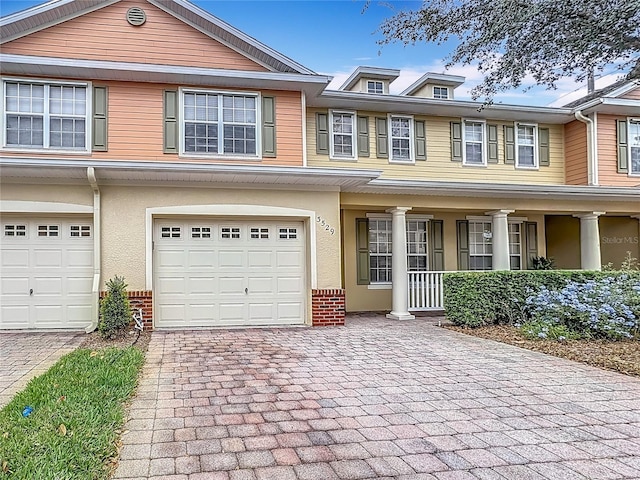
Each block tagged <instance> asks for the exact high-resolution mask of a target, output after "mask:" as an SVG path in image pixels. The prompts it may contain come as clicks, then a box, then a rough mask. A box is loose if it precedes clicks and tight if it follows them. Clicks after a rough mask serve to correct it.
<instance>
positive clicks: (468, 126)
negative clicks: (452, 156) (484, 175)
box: [462, 120, 487, 165]
mask: <svg viewBox="0 0 640 480" xmlns="http://www.w3.org/2000/svg"><path fill="white" fill-rule="evenodd" d="M463 125H464V128H463V129H462V141H463V144H464V148H463V149H462V155H463V157H462V163H463V165H486V164H487V149H486V142H485V130H486V128H485V123H484V122H480V121H474V120H465V121H464V124H463Z"/></svg>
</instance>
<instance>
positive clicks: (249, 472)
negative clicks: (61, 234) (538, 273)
mask: <svg viewBox="0 0 640 480" xmlns="http://www.w3.org/2000/svg"><path fill="white" fill-rule="evenodd" d="M126 428H127V430H128V431H127V432H126V433H125V434H124V436H123V440H124V446H123V448H122V451H121V460H120V465H119V468H118V470H117V472H116V478H118V479H123V478H149V477H151V478H158V479H189V480H196V479H256V478H257V479H271V480H288V479H312V480H330V479H360V478H401V479H443V480H444V479H460V480H462V479H504V478H507V479H518V480H526V479H544V478H546V479H553V480H558V479H581V478H588V479H596V478H604V479H615V478H636V479H637V478H640V380H638V379H637V378H633V377H627V376H623V375H619V374H616V373H612V372H608V371H604V370H599V369H596V368H592V367H588V366H585V365H581V364H578V363H574V362H570V361H567V360H562V359H558V358H554V357H551V356H546V355H543V354H540V353H535V352H529V351H526V350H521V349H518V348H516V347H512V346H509V345H504V344H499V343H495V342H492V341H488V340H483V339H479V338H475V337H471V336H466V335H462V334H458V333H455V332H451V331H448V330H445V329H442V328H438V327H435V326H432V325H429V324H428V323H427V322H425V321H421V320H416V321H409V322H403V323H400V322H391V321H387V320H385V319H382V318H350V319H349V320H348V325H347V326H346V327H344V328H314V329H264V330H260V329H251V330H209V331H179V332H161V331H159V332H155V333H154V334H153V337H152V340H151V344H150V345H149V353H148V362H147V365H146V366H145V370H144V378H143V380H142V384H141V386H140V389H139V395H138V397H137V399H136V400H135V401H134V403H133V405H132V409H131V420H129V421H128V423H127V427H126Z"/></svg>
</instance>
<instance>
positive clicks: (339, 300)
mask: <svg viewBox="0 0 640 480" xmlns="http://www.w3.org/2000/svg"><path fill="white" fill-rule="evenodd" d="M344 315H345V295H344V289H341V288H335V289H318V290H312V291H311V324H312V325H313V326H314V327H330V326H331V327H334V326H341V325H344Z"/></svg>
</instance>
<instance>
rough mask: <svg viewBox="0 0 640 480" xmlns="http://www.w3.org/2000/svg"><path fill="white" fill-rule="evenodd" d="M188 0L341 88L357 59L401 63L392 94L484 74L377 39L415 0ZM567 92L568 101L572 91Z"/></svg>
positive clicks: (15, 3) (420, 48) (4, 6)
mask: <svg viewBox="0 0 640 480" xmlns="http://www.w3.org/2000/svg"><path fill="white" fill-rule="evenodd" d="M192 2H193V3H195V4H197V5H198V6H200V7H202V8H203V9H205V10H207V11H209V12H210V13H212V14H213V15H215V16H217V17H219V18H221V19H222V20H224V21H226V22H227V23H229V24H231V25H233V26H234V27H236V28H238V29H239V30H242V31H243V32H245V33H247V34H248V35H251V36H252V37H254V38H256V39H258V40H259V41H261V42H262V43H265V44H267V45H269V46H270V47H271V48H274V49H275V50H277V51H279V52H281V53H283V54H285V55H287V56H289V57H290V58H292V59H293V60H295V61H297V62H299V63H301V64H303V65H305V66H306V67H308V68H310V69H312V70H314V71H316V72H318V73H323V74H327V75H331V76H333V77H334V81H333V82H332V83H331V85H330V87H331V88H338V87H339V86H340V85H341V84H342V82H343V81H344V80H345V79H346V78H347V77H348V75H349V74H350V73H351V72H352V71H353V70H354V69H355V68H356V67H357V66H358V65H367V66H376V67H386V68H398V69H400V70H401V75H400V78H398V79H397V80H396V81H395V82H394V83H393V84H392V86H391V93H399V92H400V91H402V90H403V89H404V88H406V87H407V86H408V85H410V84H411V83H413V82H414V81H415V80H416V79H417V78H419V77H420V76H421V75H422V74H423V73H425V72H436V73H451V74H454V75H462V76H464V77H466V78H467V82H465V84H464V85H462V86H461V87H459V88H458V89H457V90H456V92H455V94H456V98H458V99H469V98H470V96H469V94H468V90H469V89H470V88H472V87H473V86H474V85H476V84H477V83H478V82H479V81H480V80H481V74H480V73H479V72H478V71H477V69H476V68H475V67H473V66H462V65H458V66H454V67H452V68H451V69H450V70H447V71H445V69H444V66H443V63H444V62H443V60H444V59H445V57H446V56H447V54H448V53H450V51H451V49H452V48H454V47H455V43H454V42H453V41H450V42H449V43H448V44H447V45H444V46H438V45H435V44H425V43H422V44H419V45H415V46H406V47H405V46H403V45H401V44H392V45H384V46H380V45H378V44H377V40H380V39H381V38H382V35H381V34H380V33H377V32H376V30H377V27H378V26H379V25H380V23H381V22H382V21H383V20H384V19H385V18H387V17H389V16H391V15H392V14H393V13H394V11H398V10H402V9H411V8H418V7H419V6H420V5H421V2H420V1H402V2H400V1H386V2H380V1H376V0H372V1H371V2H370V3H369V4H368V7H367V8H365V5H366V3H365V1H364V0H316V1H304V0H288V1H272V0H262V1H255V0H254V1H242V0H236V1H228V0H221V1H219V0H192ZM39 3H42V2H41V1H39V0H0V10H1V13H2V15H3V16H4V15H8V14H10V13H13V12H16V11H18V10H22V9H25V8H29V7H31V6H33V5H37V4H39ZM605 80H607V79H603V81H602V82H601V83H605ZM608 80H609V81H612V79H611V78H609V79H608ZM601 83H599V84H597V86H600V84H601ZM579 86H580V85H576V84H575V83H574V82H573V80H571V79H567V80H564V81H562V82H561V83H560V84H559V89H558V90H556V91H545V90H544V89H541V88H535V89H534V90H532V91H529V92H527V93H523V92H522V91H521V90H514V91H511V92H505V93H503V94H501V95H499V96H498V97H497V98H496V101H499V102H502V103H509V104H529V105H546V104H549V103H550V102H552V101H554V100H556V99H557V98H558V97H560V96H561V95H564V94H567V93H569V92H571V91H573V90H575V89H576V88H578V87H579ZM577 96H579V95H577ZM566 98H567V101H570V100H571V98H572V97H566Z"/></svg>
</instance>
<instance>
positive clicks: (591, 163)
mask: <svg viewBox="0 0 640 480" xmlns="http://www.w3.org/2000/svg"><path fill="white" fill-rule="evenodd" d="M575 117H576V120H579V121H580V122H582V123H584V124H586V125H587V184H588V185H597V184H598V172H597V170H596V165H597V158H596V157H597V152H596V149H595V138H596V132H595V129H594V126H595V125H594V123H593V120H591V119H590V118H589V117H585V116H584V115H583V114H582V111H580V110H577V111H576V112H575Z"/></svg>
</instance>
